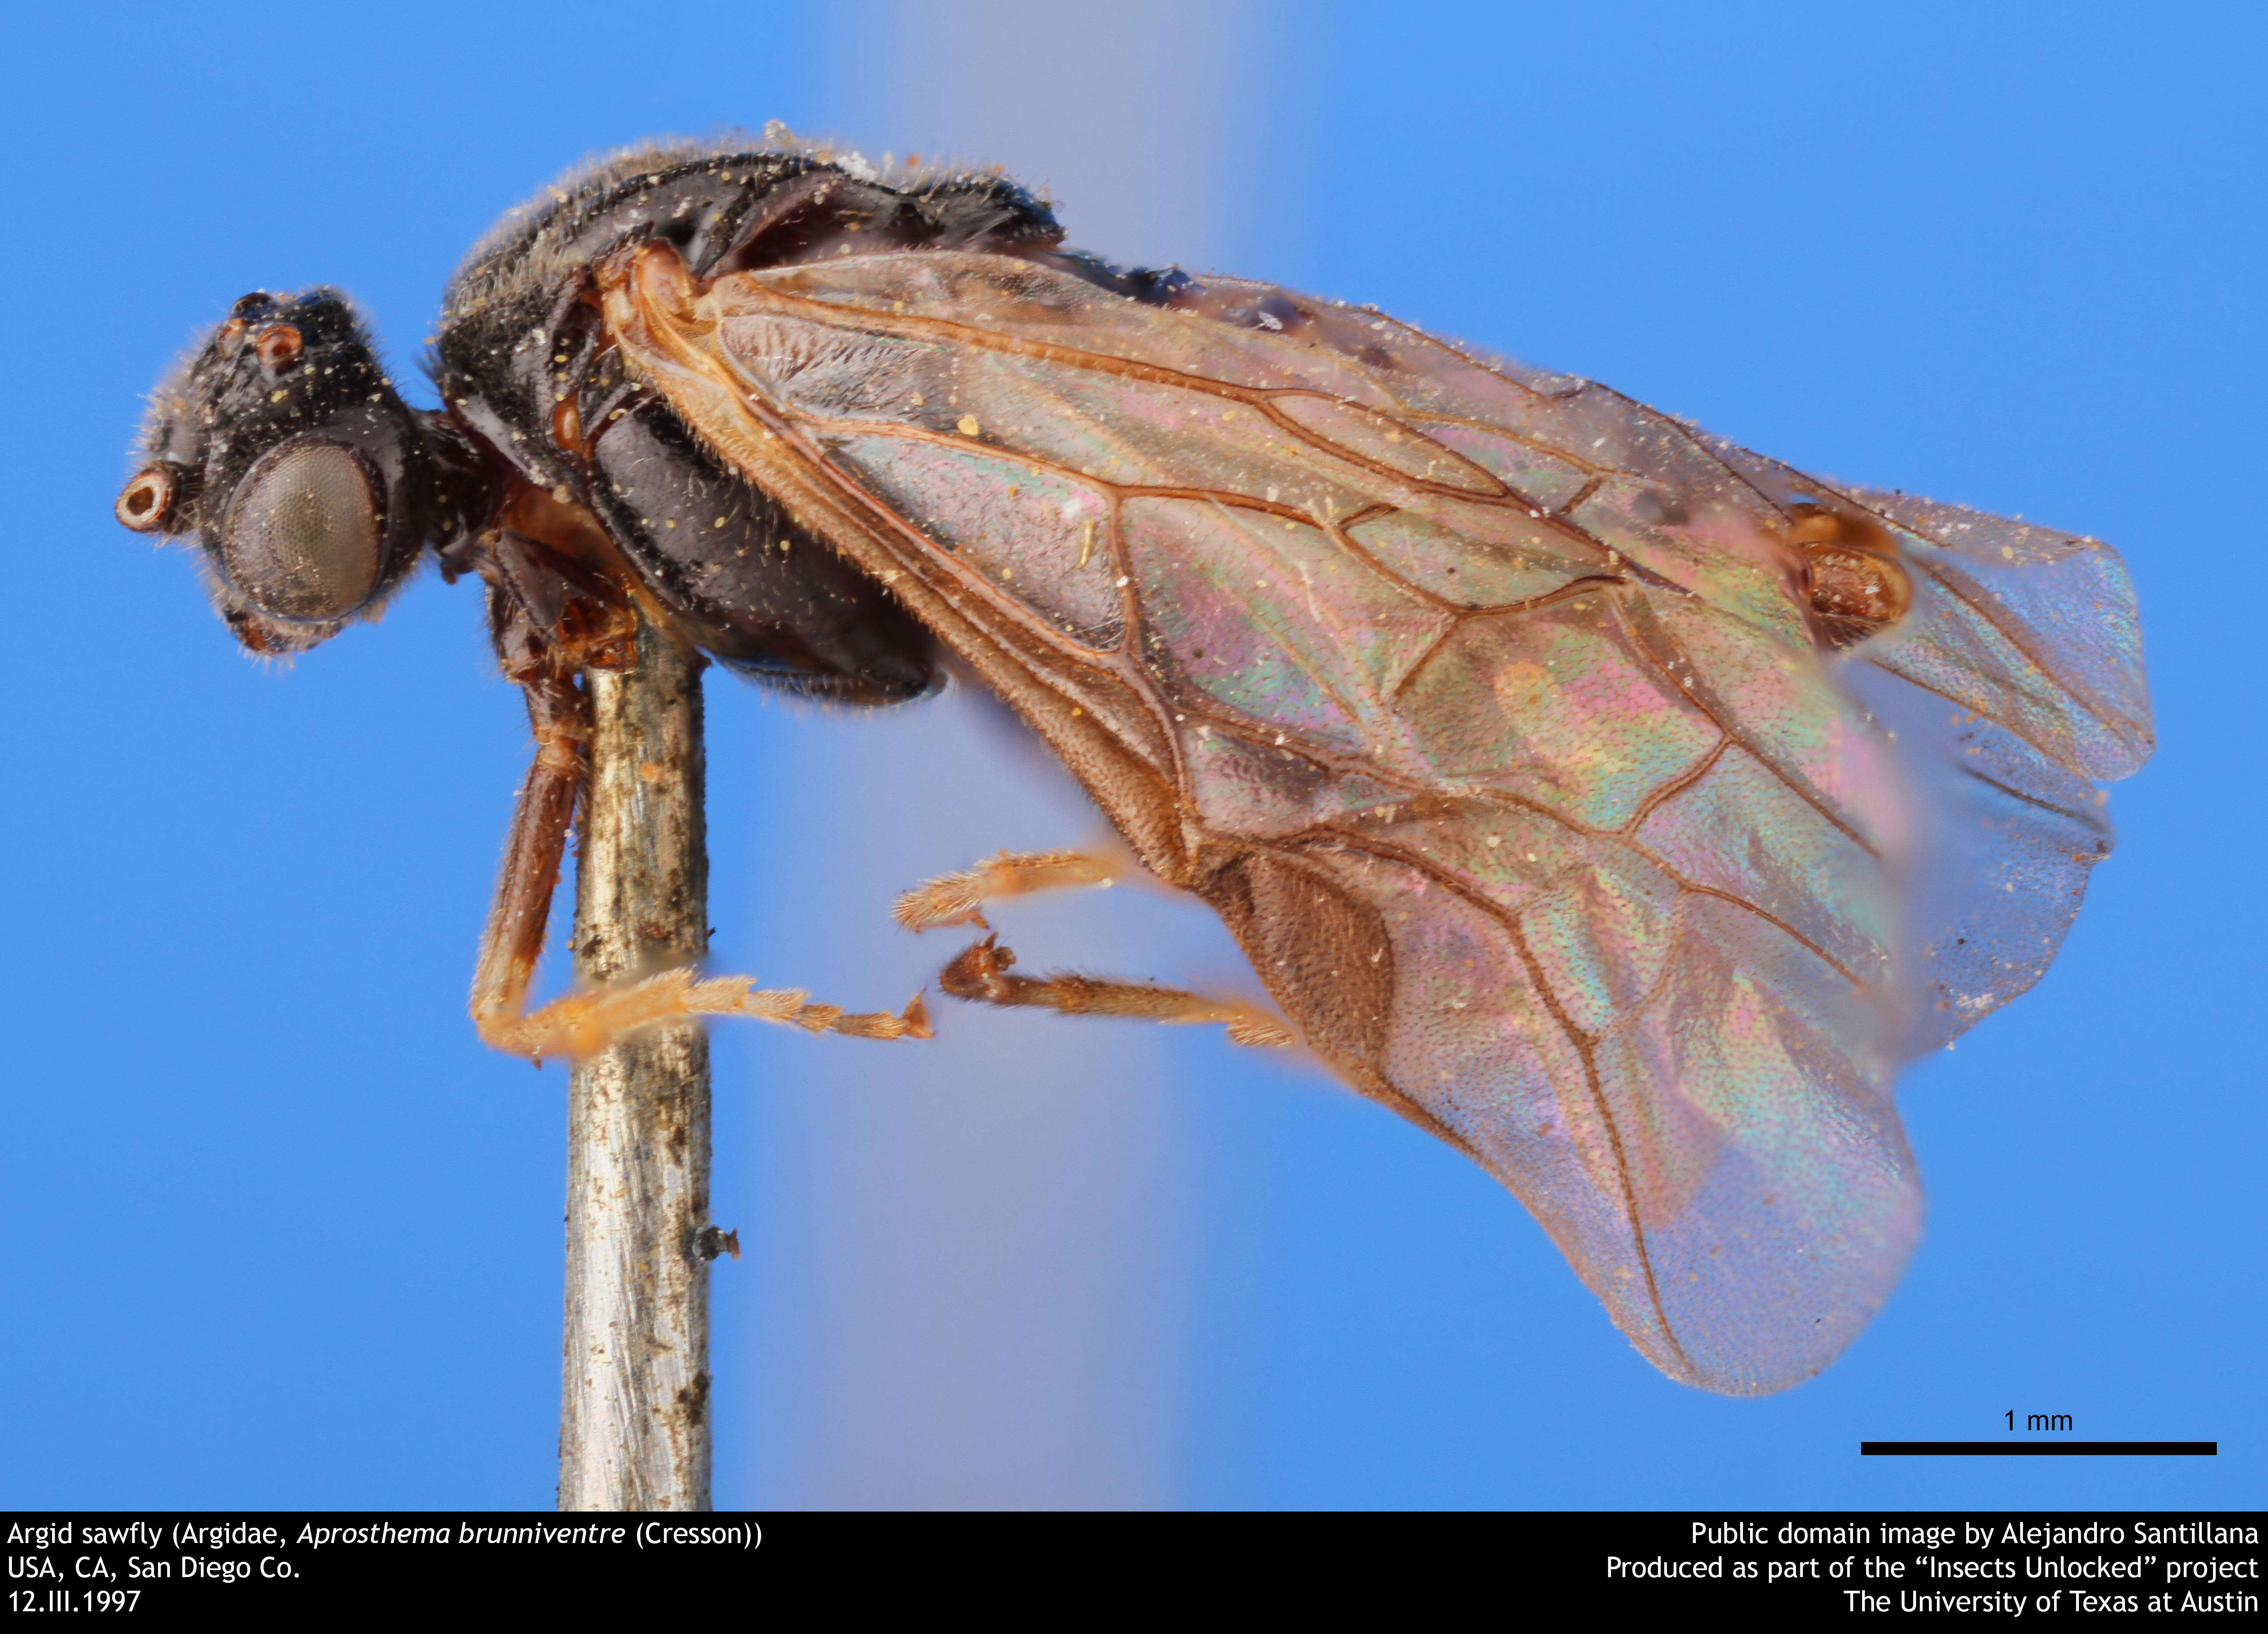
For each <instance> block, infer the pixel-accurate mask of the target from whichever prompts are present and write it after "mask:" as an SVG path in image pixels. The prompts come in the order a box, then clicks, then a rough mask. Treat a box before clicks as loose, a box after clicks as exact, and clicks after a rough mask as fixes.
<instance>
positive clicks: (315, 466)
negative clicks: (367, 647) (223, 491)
mask: <svg viewBox="0 0 2268 1634" xmlns="http://www.w3.org/2000/svg"><path fill="white" fill-rule="evenodd" d="M383 532H384V530H383V529H382V528H381V527H380V526H379V511H378V500H377V497H376V496H375V495H374V494H373V493H372V489H371V482H370V477H369V475H367V474H366V473H365V471H364V469H363V465H362V461H361V460H357V459H356V458H355V456H354V455H353V453H350V451H349V450H347V449H345V448H342V447H341V446H340V445H338V444H336V443H324V442H312V441H303V442H292V443H286V444H284V445H283V446H282V447H280V448H274V449H270V450H269V452H268V453H265V454H263V455H261V458H260V460H258V461H257V462H256V463H254V466H253V467H252V469H251V470H249V471H247V473H245V476H244V480H243V482H239V484H238V485H237V489H236V493H235V496H234V497H233V498H232V499H231V500H230V502H229V507H228V519H227V521H226V522H225V524H224V525H223V526H222V529H221V541H220V550H221V560H222V562H223V563H224V564H225V566H226V567H227V569H228V577H229V579H230V581H231V582H232V584H234V585H235V586H236V587H237V589H238V590H239V592H240V593H243V594H244V595H245V596H246V597H247V598H248V599H249V600H251V601H252V602H254V604H255V605H256V606H258V607H260V608H261V611H263V612H266V613H270V614H273V615H275V616H276V617H277V618H282V619H291V620H295V621H298V622H308V623H312V622H321V621H324V620H328V619H337V618H344V617H345V616H346V615H348V614H350V613H351V612H353V611H354V610H355V609H356V608H357V607H360V606H361V605H362V604H363V603H364V602H365V601H367V600H370V597H371V593H372V591H373V590H375V589H376V588H377V586H378V575H379V565H380V563H379V554H380V551H381V548H382V547H383V543H384V539H383Z"/></svg>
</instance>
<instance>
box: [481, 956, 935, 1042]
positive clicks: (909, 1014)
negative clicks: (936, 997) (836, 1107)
mask: <svg viewBox="0 0 2268 1634" xmlns="http://www.w3.org/2000/svg"><path fill="white" fill-rule="evenodd" d="M810 998H811V995H810V994H808V993H806V992H804V991H802V990H799V989H796V988H782V989H774V990H765V989H760V988H758V987H757V986H756V984H755V980H754V979H753V978H751V977H748V976H745V975H723V976H713V977H711V978H709V979H708V980H705V981H704V980H702V979H700V978H698V977H696V975H694V974H693V972H692V971H690V970H682V969H680V970H665V971H663V972H662V973H661V974H660V975H653V976H648V977H647V978H646V979H645V980H644V981H643V982H632V983H625V984H623V985H622V986H619V987H603V988H600V989H598V990H594V991H593V992H588V993H578V994H575V995H574V996H573V997H568V998H561V999H556V1000H555V1001H553V1002H552V1003H550V1004H548V1005H544V1006H543V1008H542V1009H541V1010H538V1011H536V1012H534V1014H532V1015H524V1016H512V1017H503V1018H497V1019H482V1022H481V1036H482V1038H483V1039H485V1040H486V1041H488V1042H489V1043H490V1044H491V1045H493V1046H494V1047H495V1048H497V1049H503V1050H508V1051H510V1052H511V1053H512V1054H513V1055H516V1056H527V1057H528V1058H529V1059H531V1060H535V1061H541V1060H543V1059H544V1058H546V1057H547V1056H572V1057H574V1058H576V1059H578V1060H579V1059H581V1058H582V1057H584V1056H592V1055H595V1054H597V1053H598V1052H599V1051H600V1050H601V1049H605V1048H606V1047H607V1046H608V1045H609V1044H611V1043H613V1042H614V1041H615V1040H616V1039H617V1038H620V1037H621V1036H622V1034H625V1033H628V1032H630V1031H631V1030H632V1029H633V1028H636V1027H647V1026H651V1025H652V1023H654V1022H657V1021H667V1020H672V1019H675V1018H677V1017H680V1016H694V1015H704V1016H748V1017H752V1018H753V1019H756V1020H759V1021H777V1022H780V1023H782V1024H783V1025H785V1026H789V1027H802V1028H804V1029H805V1030H806V1031H807V1032H813V1033H844V1034H849V1035H850V1036H851V1037H853V1038H927V1037H929V1036H930V1035H931V1034H930V1025H929V1008H928V1006H927V1005H924V1003H923V1002H922V997H921V995H920V994H918V993H917V994H915V995H914V997H913V1002H912V1003H910V1004H909V1005H907V1006H906V1007H905V1009H904V1010H902V1012H899V1013H898V1014H896V1015H890V1014H887V1013H880V1012H878V1013H871V1014H864V1015H861V1014H854V1013H852V1012H849V1011H846V1010H844V1009H843V1007H842V1006H841V1005H814V1004H813V1003H811V1002H810Z"/></svg>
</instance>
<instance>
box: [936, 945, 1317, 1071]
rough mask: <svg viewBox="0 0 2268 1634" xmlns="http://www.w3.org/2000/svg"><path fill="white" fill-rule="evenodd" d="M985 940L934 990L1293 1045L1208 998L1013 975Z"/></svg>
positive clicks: (1226, 1002)
mask: <svg viewBox="0 0 2268 1634" xmlns="http://www.w3.org/2000/svg"><path fill="white" fill-rule="evenodd" d="M999 940H1000V939H999V938H998V937H994V936H988V937H986V938H984V939H983V941H981V942H979V943H977V944H976V946H973V947H970V948H968V949H966V950H964V951H963V952H962V953H961V956H960V957H959V958H957V959H955V960H954V961H953V962H952V963H951V964H949V965H947V966H946V968H944V969H943V970H942V971H941V972H939V975H938V985H939V986H940V987H942V988H943V989H944V990H946V992H948V993H950V994H952V995H953V997H955V998H966V999H969V1000H971V1001H973V1002H975V1003H977V1004H984V1005H1030V1006H1035V1007H1036V1008H1039V1009H1042V1010H1056V1011H1060V1012H1063V1013H1064V1014H1065V1015H1079V1016H1130V1017H1138V1018H1141V1019H1145V1020H1150V1021H1166V1022H1176V1023H1182V1024H1189V1023H1197V1022H1209V1021H1211V1022H1219V1023H1221V1024H1222V1025H1224V1026H1226V1027H1227V1028H1228V1036H1229V1038H1230V1039H1231V1040H1232V1041H1234V1042H1236V1043H1239V1044H1258V1045H1281V1044H1289V1043H1291V1042H1292V1031H1291V1029H1290V1028H1289V1027H1285V1025H1284V1023H1283V1022H1281V1021H1279V1020H1278V1019H1276V1018H1275V1017H1273V1016H1271V1015H1269V1014H1268V1013H1267V1012H1264V1011H1262V1010H1258V1009H1256V1008H1255V1007H1253V1006H1252V1005H1244V1004H1239V1003H1237V1002H1236V1001H1235V1000H1233V999H1220V998H1207V997H1204V996H1203V995H1202V994H1198V993H1185V992H1183V991H1182V990H1180V989H1179V988H1172V987H1152V986H1149V985H1148V984H1146V983H1139V982H1114V981H1108V980H1104V979H1102V978H1100V977H1096V976H1091V975H1047V976H1028V975H1011V974H1010V973H1009V967H1010V966H1011V965H1013V964H1014V963H1015V962H1016V955H1015V954H1014V953H1012V952H1010V951H1009V950H1008V949H1007V948H1005V947H1003V946H1000V945H999Z"/></svg>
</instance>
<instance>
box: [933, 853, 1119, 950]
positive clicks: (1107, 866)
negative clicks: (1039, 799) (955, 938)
mask: <svg viewBox="0 0 2268 1634" xmlns="http://www.w3.org/2000/svg"><path fill="white" fill-rule="evenodd" d="M1126 866H1127V865H1126V864H1125V863H1124V862H1123V861H1118V860H1115V859H1113V858H1111V857H1098V856H1096V855H1094V853H1092V852H1088V851H1002V852H1001V853H1000V854H999V855H998V856H997V857H993V858H991V859H990V861H989V862H982V863H979V864H977V865H976V866H975V867H974V868H964V869H962V870H961V872H959V873H948V874H942V875H939V877H938V878H937V879H934V880H930V881H929V882H928V883H926V884H924V885H917V886H916V887H914V888H913V889H912V890H910V891H908V892H907V893H906V894H904V895H902V896H901V897H899V898H898V904H897V907H896V908H895V909H894V910H893V911H894V912H895V915H896V916H897V921H898V923H899V924H902V925H903V926H905V928H906V929H907V930H909V931H933V930H936V929H938V928H939V926H942V925H950V924H976V925H982V924H984V913H983V909H984V904H985V903H986V902H990V901H992V900H994V899H995V898H997V897H1002V896H1024V895H1028V894H1030V893H1032V892H1034V891H1052V890H1056V889H1058V888H1060V887H1064V886H1071V885H1104V886H1107V885H1109V884H1110V883H1112V882H1113V881H1114V880H1117V879H1119V878H1121V877H1122V876H1123V874H1124V873H1125V872H1126Z"/></svg>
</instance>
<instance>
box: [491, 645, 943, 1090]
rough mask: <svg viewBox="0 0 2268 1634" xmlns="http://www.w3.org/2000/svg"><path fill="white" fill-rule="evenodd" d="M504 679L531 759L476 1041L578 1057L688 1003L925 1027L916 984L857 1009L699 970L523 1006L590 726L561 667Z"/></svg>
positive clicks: (889, 1033)
mask: <svg viewBox="0 0 2268 1634" xmlns="http://www.w3.org/2000/svg"><path fill="white" fill-rule="evenodd" d="M512 678H513V679H514V680H516V681H519V683H520V686H521V688H523V689H524V690H525V692H526V694H527V714H528V721H529V724H530V725H532V726H533V727H534V732H535V745H536V747H535V764H534V766H533V767H531V768H530V769H529V770H528V774H527V784H525V785H524V786H523V787H522V788H521V790H520V791H519V806H517V808H516V809H515V810H514V811H513V813H512V834H511V837H510V838H509V839H507V840H506V841H505V843H504V872H503V874H502V876H501V877H500V878H499V879H498V880H497V894H496V905H495V906H494V907H493V908H492V909H490V912H489V923H488V929H487V931H485V932H483V933H482V937H481V954H480V962H479V965H478V966H477V968H476V969H475V974H474V976H473V1005H472V1010H473V1023H474V1025H475V1027H477V1028H478V1029H479V1030H480V1034H481V1037H482V1040H483V1041H486V1042H487V1043H488V1044H489V1045H490V1046H491V1047H492V1048H494V1049H501V1050H504V1052H506V1053H507V1054H510V1055H515V1056H527V1058H528V1059H530V1060H531V1061H541V1060H543V1059H544V1058H546V1057H547V1056H578V1057H580V1056H588V1055H593V1054H595V1053H596V1052H598V1051H599V1050H601V1049H605V1048H606V1047H607V1046H608V1044H609V1043H611V1042H612V1041H614V1040H615V1038H616V1037H618V1036H619V1035H620V1034H623V1033H625V1032H628V1031H629V1030H630V1028H632V1027H643V1026H644V1025H645V1024H646V1023H648V1022H652V1021H663V1020H666V1019H669V1018H671V1017H673V1016H681V1015H689V1014H693V1015H736V1016H752V1017H755V1019H758V1020H762V1021H779V1022H784V1023H787V1024H789V1025H791V1026H794V1027H805V1028H807V1029H808V1030H810V1031H812V1032H814V1033H846V1034H850V1035H851V1036H852V1037H854V1038H927V1037H928V1036H930V1027H929V1013H928V1011H927V1010H926V1008H925V1007H924V1005H923V1003H922V1000H921V997H920V995H918V994H917V995H915V997H914V1000H913V1002H912V1003H911V1004H909V1005H907V1006H906V1007H905V1009H904V1011H903V1012H901V1013H899V1014H897V1015H888V1014H866V1015H859V1014H852V1013H851V1012H846V1011H844V1010H843V1009H842V1008H841V1007H840V1006H838V1005H814V1004H812V1003H810V1002H808V1001H809V998H810V995H809V994H808V993H806V992H802V991H799V990H773V991H766V990H760V989H758V988H757V987H756V985H755V982H754V981H753V980H752V979H751V978H749V977H747V976H744V975H728V976H715V977H711V978H710V979H708V980H705V981H704V980H702V979H700V978H698V977H696V975H694V973H693V972H692V971H690V970H665V971H663V972H662V973H661V974H660V975H654V976H649V977H647V978H646V979H645V980H644V981H640V982H634V983H625V984H623V985H622V986H618V987H604V988H600V989H598V990H594V991H592V992H588V993H578V994H575V995H573V996H572V997H567V998H562V999H559V1000H557V1001H556V1002H554V1003H552V1004H549V1005H544V1006H543V1008H542V1009H541V1010H538V1011H536V1012H534V1013H533V1014H530V1013H528V1012H527V990H528V986H529V984H530V983H532V982H533V981H534V978H535V967H536V965H537V963H538V961H540V960H541V958H542V956H543V932H544V926H545V923H546V921H547V920H548V919H549V916H550V912H551V893H552V888H553V887H555V886H556V885H557V884H558V883H559V862H560V857H561V855H562V854H563V851H564V850H565V847H566V843H567V829H568V827H569V825H570V824H571V822H572V821H573V820H574V814H575V800H576V797H577V795H578V794H579V793H580V792H581V791H582V787H583V776H584V764H583V745H584V744H585V741H587V740H588V738H589V729H588V727H587V725H586V724H585V712H584V700H583V695H582V693H581V692H580V691H579V690H578V688H576V686H575V684H574V682H573V681H572V680H571V678H570V677H569V676H567V675H564V674H562V673H559V672H558V670H557V669H556V668H555V667H553V666H550V665H549V664H548V663H546V664H535V663H531V664H529V665H527V666H524V667H522V666H515V673H514V674H513V677H512Z"/></svg>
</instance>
